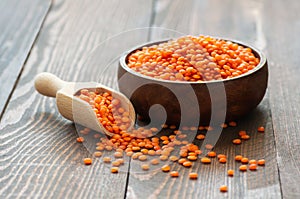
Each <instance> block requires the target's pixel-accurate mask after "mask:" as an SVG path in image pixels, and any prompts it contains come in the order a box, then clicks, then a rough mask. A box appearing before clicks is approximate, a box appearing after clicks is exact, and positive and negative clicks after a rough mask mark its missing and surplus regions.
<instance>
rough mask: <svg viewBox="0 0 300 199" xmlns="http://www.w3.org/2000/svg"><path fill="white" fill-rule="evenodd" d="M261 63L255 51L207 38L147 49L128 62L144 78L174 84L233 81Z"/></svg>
mask: <svg viewBox="0 0 300 199" xmlns="http://www.w3.org/2000/svg"><path fill="white" fill-rule="evenodd" d="M224 49H228V50H224ZM258 63H259V59H258V58H256V57H255V56H254V54H253V53H252V52H251V49H249V48H244V47H243V46H240V45H238V44H235V43H232V42H230V41H225V40H220V39H215V38H211V37H207V36H199V37H193V36H185V37H180V38H178V39H176V40H170V41H168V42H164V43H161V44H158V45H152V46H149V47H143V49H141V50H137V51H135V52H133V53H132V54H131V55H130V56H129V57H128V60H127V65H128V67H129V68H131V69H133V70H135V71H137V72H139V73H141V74H143V75H146V76H150V77H154V78H158V79H164V80H173V81H209V80H213V79H226V78H231V77H235V76H239V75H241V74H243V73H246V72H248V70H251V69H253V68H254V67H256V66H257V65H258ZM175 128H176V127H175Z"/></svg>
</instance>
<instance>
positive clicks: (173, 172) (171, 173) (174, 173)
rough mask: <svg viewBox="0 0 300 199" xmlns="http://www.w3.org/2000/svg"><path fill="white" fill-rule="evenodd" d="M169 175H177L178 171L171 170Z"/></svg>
mask: <svg viewBox="0 0 300 199" xmlns="http://www.w3.org/2000/svg"><path fill="white" fill-rule="evenodd" d="M170 176H171V177H179V173H178V171H171V172H170Z"/></svg>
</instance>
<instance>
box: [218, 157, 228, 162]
mask: <svg viewBox="0 0 300 199" xmlns="http://www.w3.org/2000/svg"><path fill="white" fill-rule="evenodd" d="M219 162H220V163H226V162H227V159H226V158H220V159H219Z"/></svg>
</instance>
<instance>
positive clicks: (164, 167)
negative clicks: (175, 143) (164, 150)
mask: <svg viewBox="0 0 300 199" xmlns="http://www.w3.org/2000/svg"><path fill="white" fill-rule="evenodd" d="M170 169H171V167H170V166H169V165H164V166H162V167H161V170H162V171H163V172H169V171H170Z"/></svg>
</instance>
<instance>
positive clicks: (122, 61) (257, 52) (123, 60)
mask: <svg viewBox="0 0 300 199" xmlns="http://www.w3.org/2000/svg"><path fill="white" fill-rule="evenodd" d="M213 38H215V39H222V40H225V41H230V42H233V43H236V44H239V45H241V46H243V47H246V48H251V50H252V51H254V54H255V55H258V56H259V57H258V58H259V59H260V61H259V63H258V65H257V66H256V67H255V68H253V69H252V70H250V71H248V72H247V73H244V74H242V75H239V76H236V77H231V78H228V79H219V80H209V81H202V82H193V81H173V80H164V79H158V78H154V77H149V76H147V75H143V74H141V73H139V72H136V71H135V70H133V69H131V68H129V67H128V65H127V63H126V60H127V57H128V56H129V55H130V54H132V53H133V52H135V51H136V50H140V49H142V48H143V47H148V46H151V45H157V44H160V43H163V42H167V41H170V40H172V39H176V38H169V39H163V40H157V41H151V42H146V43H143V44H141V45H138V46H136V47H134V48H131V49H130V50H128V51H126V52H124V53H123V55H121V58H120V60H119V63H120V65H121V67H122V68H124V69H125V70H126V71H127V72H129V73H132V74H134V75H136V76H139V77H141V78H145V79H148V80H152V81H159V82H164V83H173V84H174V83H175V84H207V83H218V82H227V81H231V80H236V79H239V78H241V77H246V76H249V75H251V74H253V73H255V72H256V71H258V70H260V69H261V68H262V67H263V66H265V64H266V62H267V59H266V56H265V55H264V53H263V52H262V51H260V50H258V49H257V48H255V47H253V46H252V45H249V44H246V43H244V42H241V41H238V40H235V39H228V38H222V37H213Z"/></svg>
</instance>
